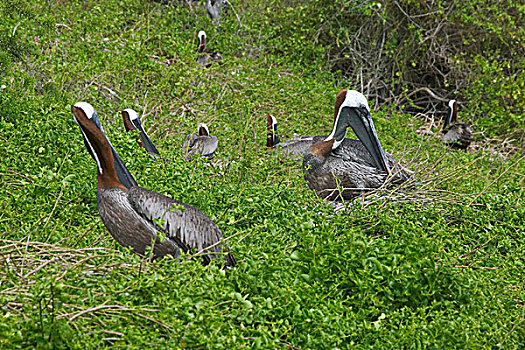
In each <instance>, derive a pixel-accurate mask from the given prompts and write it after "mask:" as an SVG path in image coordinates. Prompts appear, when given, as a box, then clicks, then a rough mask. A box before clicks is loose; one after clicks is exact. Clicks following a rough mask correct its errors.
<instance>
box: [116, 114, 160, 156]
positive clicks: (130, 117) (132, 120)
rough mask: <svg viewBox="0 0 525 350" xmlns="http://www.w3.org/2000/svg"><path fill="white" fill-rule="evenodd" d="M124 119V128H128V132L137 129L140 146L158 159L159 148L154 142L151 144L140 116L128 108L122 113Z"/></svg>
mask: <svg viewBox="0 0 525 350" xmlns="http://www.w3.org/2000/svg"><path fill="white" fill-rule="evenodd" d="M122 119H123V121H124V127H125V128H126V131H131V130H137V129H138V130H139V131H140V133H139V144H140V146H141V147H143V148H144V149H145V150H146V152H147V153H148V154H149V155H150V156H151V157H153V158H155V159H157V158H158V157H159V151H157V148H156V147H155V145H153V142H151V140H150V138H149V137H148V134H146V131H145V130H144V128H143V127H142V123H141V122H140V117H139V114H138V113H137V112H135V111H134V110H133V109H131V108H127V109H125V110H123V111H122Z"/></svg>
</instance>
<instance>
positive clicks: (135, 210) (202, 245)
mask: <svg viewBox="0 0 525 350" xmlns="http://www.w3.org/2000/svg"><path fill="white" fill-rule="evenodd" d="M71 111H72V112H73V116H74V119H75V121H76V122H77V124H78V125H79V127H80V131H81V132H82V136H83V138H84V143H85V145H86V148H87V150H88V152H89V153H90V154H91V156H92V157H93V159H94V160H95V162H96V163H97V179H98V190H97V204H98V210H99V213H100V217H101V218H102V222H103V223H104V225H105V226H106V228H107V229H108V231H109V233H111V235H112V236H113V238H114V239H115V240H116V241H117V242H118V243H120V244H121V245H123V246H124V247H131V248H132V249H133V251H134V252H135V253H137V254H139V255H145V253H146V247H147V246H153V257H161V256H164V255H167V254H170V255H172V256H174V257H178V256H180V250H181V249H182V250H183V251H185V252H187V251H189V250H191V249H194V250H196V251H198V252H203V253H204V254H205V255H203V260H204V261H203V264H208V263H209V262H210V259H211V258H215V257H217V256H218V255H219V254H221V253H225V260H226V265H228V266H234V265H235V263H236V262H235V258H234V257H233V255H232V254H231V253H230V248H229V247H228V245H227V244H226V243H225V242H224V236H223V235H222V232H221V231H220V229H219V228H218V227H217V225H215V223H214V222H213V221H212V220H210V218H208V217H207V216H206V215H204V214H203V213H202V212H201V211H199V210H198V209H196V208H194V207H192V206H189V205H187V204H185V203H182V202H179V201H176V200H174V199H171V198H169V197H166V196H164V195H162V194H160V193H156V192H153V191H150V190H148V189H145V188H142V187H139V186H132V187H131V188H127V187H126V186H124V185H123V184H122V182H121V181H120V180H119V178H118V176H117V170H116V167H115V164H116V162H115V159H114V158H113V154H115V153H116V152H115V151H114V149H113V147H112V146H111V144H110V143H109V141H108V139H107V137H106V135H105V134H104V133H103V132H102V130H101V128H99V127H98V126H97V124H96V121H95V120H94V119H93V118H94V117H96V112H95V110H94V108H93V107H92V106H91V105H90V104H88V103H85V102H80V103H77V104H75V105H74V106H72V107H71ZM158 220H160V222H161V223H162V226H159V224H157V223H158V222H159V221H158ZM160 236H164V239H162V238H161V237H160Z"/></svg>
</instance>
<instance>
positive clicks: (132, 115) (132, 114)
mask: <svg viewBox="0 0 525 350" xmlns="http://www.w3.org/2000/svg"><path fill="white" fill-rule="evenodd" d="M124 112H128V115H129V119H130V120H131V121H133V120H135V119H138V118H139V114H138V113H137V112H135V110H133V109H131V108H126V109H125V110H124Z"/></svg>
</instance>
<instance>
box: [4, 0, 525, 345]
mask: <svg viewBox="0 0 525 350" xmlns="http://www.w3.org/2000/svg"><path fill="white" fill-rule="evenodd" d="M186 3H187V4H188V5H182V4H179V3H178V2H176V3H173V4H172V5H165V4H162V3H156V2H149V1H139V0H132V1H119V0H111V1H105V2H98V1H91V0H84V1H80V0H78V1H70V2H62V1H43V0H42V1H36V0H34V1H33V0H23V1H17V2H13V1H7V2H3V3H2V4H0V11H1V12H0V15H1V17H2V22H0V49H1V52H0V74H2V75H1V76H0V85H5V87H2V89H1V90H0V197H1V198H3V203H2V209H1V211H0V307H1V310H2V312H1V313H0V316H1V317H2V322H0V345H1V346H2V348H34V347H40V348H94V347H110V346H111V347H121V348H122V347H137V348H143V347H144V346H154V347H164V348H173V347H210V348H221V347H222V348H241V347H244V348H343V347H357V348H370V347H376V348H392V347H396V348H398V347H436V348H443V347H447V348H448V347H462V348H466V347H468V348H481V347H496V346H498V347H503V348H517V347H519V346H520V345H521V344H523V343H524V342H525V328H524V326H523V325H524V323H523V317H524V308H523V303H524V299H525V296H524V293H523V288H524V285H523V271H524V258H525V253H524V251H523V246H524V235H523V233H524V230H525V223H524V219H523V218H524V217H525V209H524V208H525V206H524V203H523V198H525V190H524V184H523V177H524V171H525V166H524V161H523V153H522V144H523V140H522V135H523V122H524V119H523V97H522V94H523V74H521V75H520V74H519V73H520V72H521V71H522V70H523V62H524V61H523V57H524V55H523V38H524V36H523V28H524V26H523V25H522V23H523V11H524V9H523V6H522V5H520V4H519V3H516V2H508V3H506V2H488V1H487V2H474V1H467V2H462V3H461V4H460V3H453V2H448V1H428V0H427V1H384V2H378V1H376V2H374V1H369V2H357V1H339V0H338V1H331V2H328V1H323V0H312V1H309V2H302V1H301V2H295V1H271V0H268V1H246V2H239V3H237V2H232V3H233V6H234V11H235V12H234V13H237V14H238V15H239V19H240V23H239V21H238V20H237V18H236V16H233V15H230V16H229V17H226V18H223V19H222V20H221V23H220V27H216V26H215V25H214V24H213V23H212V22H211V21H210V20H209V19H208V17H207V16H206V14H205V9H204V7H203V4H202V3H200V2H186ZM15 29H16V30H15ZM200 29H204V30H206V31H207V33H208V39H209V44H210V46H212V47H213V48H215V49H219V50H220V51H221V52H222V55H223V57H225V59H224V63H223V64H222V65H220V66H219V65H217V66H212V67H211V68H210V69H200V68H199V67H197V66H196V64H195V58H196V52H195V49H196V45H197V43H196V33H197V32H198V30H200ZM343 87H344V88H355V89H358V90H362V91H363V92H364V93H366V94H367V96H368V97H369V99H370V101H371V103H372V106H374V108H375V110H376V111H375V113H373V117H374V122H375V125H376V129H377V130H378V133H379V137H380V138H381V142H382V144H383V146H384V147H385V149H386V150H387V151H389V152H390V153H392V154H395V155H396V157H397V158H398V159H401V161H402V162H403V163H404V164H405V165H406V166H407V167H409V168H411V169H412V170H414V171H415V176H414V179H413V181H411V182H410V183H408V184H406V185H405V186H403V187H399V188H396V189H393V190H384V189H381V190H378V191H375V192H373V193H371V194H369V195H367V196H366V197H364V198H359V199H358V200H356V201H354V202H352V203H347V204H345V206H344V208H342V209H341V208H339V209H337V210H334V207H333V206H332V205H331V204H329V203H325V202H323V201H321V200H319V199H318V198H316V197H315V195H314V194H313V193H312V192H311V191H309V190H308V189H307V186H306V184H305V182H304V180H303V179H302V172H301V169H300V166H299V165H298V164H296V163H294V162H292V161H290V160H286V159H280V158H279V157H278V156H277V155H275V154H266V151H267V150H266V149H265V148H264V143H265V120H266V116H267V114H273V115H275V116H276V117H277V119H278V120H279V122H280V124H279V127H280V130H281V133H282V135H281V137H282V138H283V139H286V138H287V137H291V136H293V135H294V133H298V134H326V133H328V132H329V130H330V128H331V119H332V113H333V102H334V97H335V94H336V93H337V92H338V91H339V89H340V88H343ZM421 88H428V89H430V91H432V92H433V93H434V94H435V95H436V96H437V97H438V98H437V99H436V98H435V97H432V96H431V95H429V93H428V91H426V90H418V89H421ZM414 91H416V92H414ZM429 96H431V97H429ZM453 96H454V97H456V98H457V99H459V100H460V101H461V102H462V104H461V107H462V109H461V112H460V118H461V119H463V120H465V121H468V122H471V123H474V127H475V131H476V135H475V145H474V146H473V147H472V148H471V150H470V151H469V152H467V153H461V152H454V151H451V150H448V149H447V148H446V147H444V146H442V145H441V144H440V140H439V127H436V125H435V123H434V124H432V121H434V122H436V120H435V119H439V118H440V117H441V116H443V115H444V114H445V110H446V109H445V103H443V102H442V101H440V100H439V98H450V97H453ZM81 100H82V101H88V102H90V103H92V104H93V105H94V106H95V108H96V109H97V110H98V112H99V115H100V116H101V119H102V120H103V123H104V126H105V128H106V131H107V133H108V135H109V137H110V139H111V141H112V143H113V145H114V146H115V147H116V149H117V150H118V152H119V154H120V155H121V157H122V159H123V160H124V161H125V163H126V165H127V166H128V168H129V169H130V171H131V172H132V173H133V174H134V176H135V177H136V179H137V181H138V183H139V184H140V185H142V186H144V187H147V188H150V189H153V190H155V191H157V192H161V193H165V194H167V195H169V196H171V197H173V198H176V199H179V200H182V201H184V202H186V203H188V204H191V205H193V206H195V207H197V208H199V209H201V210H202V211H203V212H204V213H205V214H207V215H208V216H210V218H212V219H213V220H214V221H215V222H216V223H217V224H218V225H219V227H220V228H221V229H222V230H223V232H224V234H225V236H226V237H231V238H230V245H231V246H232V249H233V251H234V254H235V255H236V258H237V260H238V261H239V264H238V266H237V267H236V268H235V269H233V270H230V271H221V270H220V269H219V268H218V266H209V267H206V268H203V267H201V266H200V264H199V263H198V262H197V261H194V260H192V259H190V258H184V259H183V261H182V263H178V262H176V261H173V260H171V259H162V260H160V261H155V262H148V261H145V260H143V259H141V258H139V257H138V256H135V255H133V254H132V253H130V252H129V251H127V250H126V249H123V248H122V247H120V246H119V245H117V244H116V243H115V242H114V241H113V239H112V238H111V237H110V235H109V234H108V233H107V231H106V229H105V227H104V226H103V225H102V223H101V222H100V219H99V217H98V211H97V206H96V195H95V193H96V186H95V183H96V179H95V165H94V163H93V161H92V159H91V158H90V157H89V155H88V154H87V152H86V151H85V150H84V145H83V143H82V141H81V135H80V133H79V131H78V127H77V126H76V125H75V123H74V122H73V120H72V116H71V113H70V106H71V104H73V103H75V102H77V101H81ZM129 107H131V108H134V109H136V110H137V111H139V113H140V114H141V116H142V119H143V123H144V124H145V126H146V129H147V131H148V133H149V136H150V137H151V138H152V140H153V141H154V142H155V143H156V145H157V147H158V148H159V150H160V151H161V152H162V154H163V155H164V156H165V157H167V158H169V159H170V160H171V163H170V164H166V163H163V162H153V161H152V160H151V159H149V158H148V157H147V156H146V155H145V154H144V152H143V150H141V149H138V147H137V145H136V139H135V136H136V135H133V134H126V133H123V132H122V131H123V127H122V125H121V121H120V113H119V111H120V110H121V109H124V108H129ZM415 111H419V112H420V113H419V116H421V115H422V114H424V115H426V117H427V119H423V118H413V117H412V116H411V115H410V114H407V113H408V112H410V113H412V112H415ZM433 119H434V120H433ZM200 121H204V122H206V123H208V125H209V126H210V130H211V132H212V134H215V135H217V136H218V137H219V140H220V143H219V147H220V148H219V151H218V153H217V157H216V159H215V160H214V161H212V162H209V161H206V160H198V161H195V162H192V163H188V162H185V161H183V160H182V150H181V145H182V142H183V140H184V137H185V136H186V135H187V134H188V133H190V132H193V131H194V129H195V128H196V125H197V123H198V122H200ZM421 130H425V131H426V132H424V133H421ZM416 131H420V133H417V132H416Z"/></svg>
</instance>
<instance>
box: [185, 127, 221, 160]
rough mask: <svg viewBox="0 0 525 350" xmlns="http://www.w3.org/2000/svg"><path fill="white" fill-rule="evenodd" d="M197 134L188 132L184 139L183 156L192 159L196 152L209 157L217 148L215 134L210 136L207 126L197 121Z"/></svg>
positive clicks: (217, 142) (217, 141)
mask: <svg viewBox="0 0 525 350" xmlns="http://www.w3.org/2000/svg"><path fill="white" fill-rule="evenodd" d="M197 132H198V133H197V134H189V135H188V136H186V139H185V140H184V145H183V146H182V147H183V149H184V158H186V159H187V160H192V159H193V157H194V156H195V155H196V154H201V155H202V156H203V157H211V156H213V154H214V153H215V150H216V149H217V145H218V144H219V140H218V139H217V136H210V131H209V130H208V126H207V125H206V124H204V123H199V126H198V127H197Z"/></svg>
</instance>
